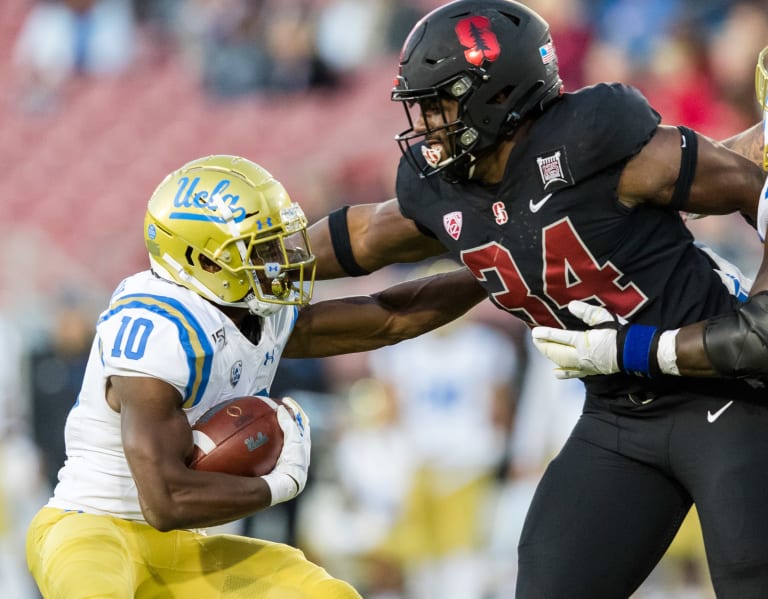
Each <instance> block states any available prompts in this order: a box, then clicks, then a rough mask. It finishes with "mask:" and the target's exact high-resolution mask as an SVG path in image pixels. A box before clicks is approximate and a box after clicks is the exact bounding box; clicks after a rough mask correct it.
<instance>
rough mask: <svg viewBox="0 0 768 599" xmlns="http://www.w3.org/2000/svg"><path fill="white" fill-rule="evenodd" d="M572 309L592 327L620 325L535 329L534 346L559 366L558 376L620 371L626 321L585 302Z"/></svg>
mask: <svg viewBox="0 0 768 599" xmlns="http://www.w3.org/2000/svg"><path fill="white" fill-rule="evenodd" d="M568 310H570V312H571V314H573V315H574V316H576V317H578V318H580V319H581V320H583V321H584V322H585V323H587V324H588V325H589V326H591V327H593V326H597V325H600V324H605V323H610V322H613V323H616V326H615V327H613V328H604V329H588V330H586V331H573V330H567V329H565V330H564V329H554V328H551V327H534V329H533V331H532V334H533V344H534V345H535V346H536V349H538V350H539V351H540V352H541V353H542V354H544V355H545V356H546V357H547V358H549V359H550V360H552V361H553V362H554V363H555V364H557V368H556V369H555V376H556V377H557V378H559V379H572V378H580V377H584V376H590V375H593V374H613V373H615V372H619V363H618V359H617V357H616V352H617V348H616V335H617V333H618V326H619V324H624V323H626V321H625V320H624V319H621V318H618V317H616V316H614V315H613V314H611V313H610V312H609V311H608V310H606V309H605V308H600V307H598V306H593V305H592V304H588V303H586V302H581V301H572V302H570V303H569V304H568Z"/></svg>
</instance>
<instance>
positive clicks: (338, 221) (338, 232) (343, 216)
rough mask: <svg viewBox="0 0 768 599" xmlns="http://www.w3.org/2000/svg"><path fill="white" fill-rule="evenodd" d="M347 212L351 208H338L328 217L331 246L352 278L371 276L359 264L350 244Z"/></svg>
mask: <svg viewBox="0 0 768 599" xmlns="http://www.w3.org/2000/svg"><path fill="white" fill-rule="evenodd" d="M347 210H349V206H343V207H342V208H337V209H336V210H334V211H333V212H331V213H330V214H329V215H328V229H329V230H330V233H331V245H333V253H334V254H335V255H336V260H338V262H339V265H340V266H341V268H342V269H343V270H344V272H345V273H346V274H348V275H349V276H350V277H360V276H363V275H367V274H369V272H370V271H367V270H365V269H364V268H363V267H362V266H360V265H359V264H358V263H357V260H355V256H354V254H353V253H352V245H351V244H350V242H349V227H347Z"/></svg>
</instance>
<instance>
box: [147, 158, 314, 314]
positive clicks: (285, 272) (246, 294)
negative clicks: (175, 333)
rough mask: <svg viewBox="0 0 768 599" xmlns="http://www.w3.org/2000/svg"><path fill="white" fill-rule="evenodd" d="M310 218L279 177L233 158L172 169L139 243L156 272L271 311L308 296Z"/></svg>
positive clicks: (220, 299) (224, 301)
mask: <svg viewBox="0 0 768 599" xmlns="http://www.w3.org/2000/svg"><path fill="white" fill-rule="evenodd" d="M306 227H307V219H306V217H305V216H304V212H303V210H302V209H301V207H300V206H299V205H298V204H296V203H294V202H292V201H291V199H290V197H289V196H288V193H287V192H286V191H285V188H284V187H283V186H282V185H281V184H280V182H279V181H277V180H276V179H274V178H273V177H272V175H271V174H270V173H269V172H267V170H266V169H264V168H262V167H261V166H259V165H258V164H255V163H253V162H251V161H250V160H246V159H245V158H240V157H237V156H226V155H220V156H207V157H205V158H199V159H197V160H193V161H192V162H189V163H187V164H185V165H184V166H182V167H181V168H180V169H178V170H176V171H174V172H172V173H171V174H169V175H168V176H167V177H166V178H165V179H164V180H163V182H162V183H160V185H158V187H157V189H155V191H154V193H153V194H152V197H151V198H150V200H149V203H148V205H147V212H146V215H145V217H144V241H145V243H146V246H147V250H148V251H149V261H150V264H151V265H152V269H153V270H154V271H155V272H156V274H157V275H158V276H161V277H163V278H165V279H168V280H170V281H174V282H176V283H178V284H179V285H183V286H184V287H187V288H188V289H191V290H192V291H194V292H195V293H198V294H200V295H201V296H203V297H205V298H206V299H208V300H210V301H212V302H214V303H216V304H219V305H221V306H236V307H244V308H248V309H249V310H250V311H251V312H252V313H253V314H257V315H259V316H268V315H270V314H273V313H274V312H276V311H277V310H278V309H279V308H280V307H281V306H285V305H304V304H307V303H309V301H310V299H311V298H312V290H313V287H314V280H315V257H314V255H313V254H312V251H311V249H310V246H309V238H308V236H307V230H306Z"/></svg>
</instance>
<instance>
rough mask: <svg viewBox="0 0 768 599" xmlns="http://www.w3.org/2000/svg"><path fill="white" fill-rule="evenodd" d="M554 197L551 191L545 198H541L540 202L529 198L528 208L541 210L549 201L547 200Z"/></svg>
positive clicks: (534, 210)
mask: <svg viewBox="0 0 768 599" xmlns="http://www.w3.org/2000/svg"><path fill="white" fill-rule="evenodd" d="M551 197H552V194H551V193H548V194H547V195H545V196H544V197H543V198H541V199H540V200H539V201H538V202H534V201H533V200H528V208H530V209H531V212H538V211H539V210H541V207H542V206H543V205H544V204H546V203H547V200H548V199H549V198H551Z"/></svg>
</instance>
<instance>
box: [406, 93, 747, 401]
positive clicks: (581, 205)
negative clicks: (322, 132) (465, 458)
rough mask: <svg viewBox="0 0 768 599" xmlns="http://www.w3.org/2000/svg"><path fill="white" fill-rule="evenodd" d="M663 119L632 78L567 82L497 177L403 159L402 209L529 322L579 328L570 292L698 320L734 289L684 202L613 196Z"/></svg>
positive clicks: (613, 383) (728, 305)
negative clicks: (696, 236)
mask: <svg viewBox="0 0 768 599" xmlns="http://www.w3.org/2000/svg"><path fill="white" fill-rule="evenodd" d="M659 122H660V117H659V115H658V113H656V112H655V111H654V110H653V109H652V108H651V107H650V106H649V105H648V102H647V101H646V99H645V98H644V97H643V96H642V94H640V92H638V91H637V90H635V89H634V88H631V87H628V86H625V85H621V84H611V85H609V84H599V85H595V86H593V87H588V88H585V89H582V90H579V91H577V92H574V93H567V94H565V95H564V96H563V97H562V98H561V99H560V100H558V101H557V102H555V103H554V104H553V105H552V106H551V107H550V108H548V109H547V110H546V111H545V112H544V114H543V115H542V116H541V117H539V118H538V119H537V120H536V121H535V123H533V125H532V128H531V130H530V132H529V134H528V135H527V136H526V138H525V139H523V140H522V141H521V142H520V143H519V144H518V145H517V146H516V147H515V148H514V149H513V150H512V153H511V155H510V157H509V162H508V164H507V168H506V172H505V174H504V178H503V180H502V182H501V183H500V184H498V185H494V186H485V185H482V184H478V183H476V182H466V183H448V182H447V181H445V180H444V179H443V178H442V177H441V176H439V175H436V176H434V177H428V178H426V179H421V178H419V176H418V175H417V174H416V173H415V171H414V170H413V168H412V167H410V166H409V165H408V163H407V162H405V160H402V161H401V163H400V166H399V170H398V177H397V197H398V200H399V203H400V210H401V211H402V213H403V215H404V216H406V217H408V218H410V219H413V220H414V221H415V222H416V223H417V224H418V226H419V228H420V229H421V230H422V231H424V232H425V233H428V234H431V235H433V236H435V237H436V238H437V239H439V240H440V241H441V242H442V243H443V244H444V245H445V247H446V248H448V250H449V252H450V253H451V254H452V255H453V256H454V257H455V258H456V259H457V260H459V261H461V262H462V263H463V264H465V265H466V266H467V267H468V268H469V269H470V270H471V271H472V272H473V273H474V275H475V276H476V277H477V279H478V281H479V282H480V283H481V284H482V285H483V286H484V287H485V289H486V290H487V292H488V295H489V297H490V298H491V300H492V301H493V302H494V303H495V304H496V305H497V306H498V307H499V308H501V309H503V310H506V311H508V312H510V313H512V314H514V315H515V316H517V317H519V318H521V319H523V320H524V321H525V322H527V323H528V324H529V325H531V326H533V325H537V324H538V325H546V326H552V327H561V328H584V326H585V325H584V323H582V322H581V321H580V320H578V319H577V318H575V317H574V316H572V315H571V314H570V312H569V311H568V308H567V306H568V302H569V301H570V300H585V301H592V302H593V303H598V304H603V305H605V306H606V307H607V308H608V309H609V310H611V311H612V312H614V313H616V314H619V315H621V316H624V317H626V318H627V319H629V320H631V321H632V322H637V323H644V324H652V325H656V326H659V327H661V328H664V329H674V328H677V327H679V326H682V325H685V324H689V323H692V322H696V321H699V320H703V319H705V318H707V317H709V316H712V315H714V314H718V313H721V312H725V311H728V310H730V309H732V308H733V307H734V306H735V300H734V298H733V297H732V296H731V295H729V294H728V292H727V290H726V288H725V286H724V285H723V284H722V282H721V281H720V278H719V277H718V275H717V274H716V273H715V272H714V271H713V269H712V266H711V263H710V262H709V259H708V258H707V257H706V255H705V254H704V253H703V252H701V251H700V250H699V249H697V248H696V247H695V246H694V244H693V238H692V236H691V234H690V232H689V231H688V229H687V228H686V227H685V225H684V223H683V221H682V219H681V218H680V215H679V213H678V212H677V211H675V210H672V209H666V208H660V207H656V206H651V205H644V204H642V205H639V206H637V207H634V208H628V207H626V206H625V205H623V204H621V203H620V202H619V201H618V198H617V192H616V189H617V186H618V181H619V177H620V175H621V172H622V169H623V167H624V166H625V164H626V163H627V161H628V160H629V159H630V158H632V157H633V156H634V155H635V154H637V153H638V152H639V151H640V149H641V148H642V147H643V146H644V145H645V144H646V143H647V142H648V140H649V139H650V138H651V137H652V135H653V134H654V132H655V130H656V127H657V126H658V124H659ZM662 379H663V380H662ZM672 379H676V380H672ZM685 380H686V379H681V378H680V377H661V379H658V380H654V381H650V380H648V379H642V378H639V377H631V376H627V375H613V376H610V377H601V376H596V377H589V378H588V379H586V381H585V382H586V383H587V386H588V388H590V389H591V390H593V391H594V392H597V393H614V392H624V391H626V392H637V391H647V392H650V393H653V390H654V389H657V390H658V391H659V392H661V391H663V390H664V389H665V388H666V387H667V386H672V387H674V388H679V386H680V385H681V384H685V383H684V381H685ZM688 384H699V383H692V381H691V380H690V379H688Z"/></svg>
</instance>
